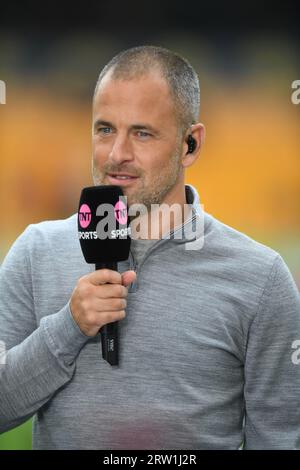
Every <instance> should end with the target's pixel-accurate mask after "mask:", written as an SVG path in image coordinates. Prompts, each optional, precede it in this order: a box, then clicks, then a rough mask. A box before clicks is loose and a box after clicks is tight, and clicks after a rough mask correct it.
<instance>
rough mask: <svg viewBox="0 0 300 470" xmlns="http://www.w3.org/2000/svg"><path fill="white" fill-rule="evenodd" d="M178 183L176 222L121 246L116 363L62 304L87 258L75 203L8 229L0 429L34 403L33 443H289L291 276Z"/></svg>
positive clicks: (299, 362)
mask: <svg viewBox="0 0 300 470" xmlns="http://www.w3.org/2000/svg"><path fill="white" fill-rule="evenodd" d="M186 194H187V198H188V202H189V203H190V204H192V207H193V211H192V216H191V217H190V218H189V219H188V220H187V222H186V223H185V225H184V226H183V227H179V228H177V230H176V231H174V232H171V234H170V236H169V237H164V238H163V239H160V240H158V241H157V242H156V243H154V244H153V245H152V246H151V247H150V249H149V250H148V251H147V252H146V253H145V254H144V256H143V257H142V259H141V261H140V263H139V264H138V265H137V264H136V263H135V260H134V258H133V255H132V253H131V255H130V257H129V259H128V260H127V261H125V262H122V263H120V264H119V270H120V271H125V270H127V269H130V268H134V269H135V270H136V271H137V282H136V283H134V284H133V285H131V287H130V289H129V294H128V299H127V308H126V312H127V314H126V318H125V319H124V320H122V321H120V322H119V335H120V364H119V366H118V367H112V366H110V365H109V364H108V363H107V362H106V361H104V360H103V359H102V354H101V339H100V335H99V334H98V335H96V336H95V337H93V338H90V337H87V336H86V335H85V334H83V333H82V332H81V331H80V329H79V327H78V326H77V324H76V323H75V321H74V320H73V317H72V314H71V312H70V308H69V300H70V296H71V293H72V291H73V289H74V287H75V284H76V282H77V280H78V279H79V278H80V277H81V276H83V275H84V274H87V273H89V272H92V271H93V270H94V266H93V265H87V264H86V263H85V261H84V258H83V256H82V253H81V249H80V245H79V241H78V236H77V217H76V214H74V215H73V216H71V217H70V218H68V219H65V220H57V221H45V222H41V223H38V224H32V225H29V226H28V227H27V229H26V230H25V231H24V233H22V234H21V235H20V237H19V238H18V239H17V240H16V241H15V243H14V244H13V246H12V247H11V249H10V251H9V253H8V254H7V256H6V258H5V259H4V262H3V264H2V266H1V270H0V341H2V345H4V344H5V346H6V349H7V354H6V356H4V357H2V359H1V363H2V365H0V383H1V385H0V431H1V432H4V431H7V430H9V429H11V428H13V427H15V426H18V425H19V424H21V423H22V422H24V421H25V420H27V419H28V418H30V417H31V416H33V415H34V421H33V448H35V449H237V448H239V447H240V445H241V444H242V443H244V448H246V449H300V392H299V391H300V351H299V349H300V348H299V346H300V299H299V292H298V289H297V287H296V285H295V282H294V280H293V278H292V276H291V274H290V271H289V269H288V268H287V266H286V264H285V263H284V261H283V259H282V258H281V256H280V255H279V254H278V253H277V252H275V251H274V250H272V249H270V248H268V247H266V246H264V245H262V244H260V243H258V242H256V241H254V240H253V239H251V238H249V237H248V236H246V235H244V234H242V233H240V232H238V231H237V230H234V229H233V228H231V227H229V226H227V225H225V224H223V223H221V222H220V221H218V220H217V219H215V218H214V217H213V216H212V215H210V214H208V213H206V212H203V211H202V209H201V206H200V204H199V198H198V194H197V191H196V190H195V188H193V187H192V186H189V185H187V186H186ZM201 217H202V221H203V228H204V233H201V230H200V232H199V231H198V232H197V230H195V223H196V222H197V221H198V220H200V219H201ZM200 226H201V224H200ZM179 233H181V234H182V235H183V236H182V237H178V236H177V235H178V234H179ZM200 237H201V240H200ZM197 240H198V241H199V242H200V243H198V245H197V243H196V244H195V241H196V242H197ZM192 243H194V245H191V244H192ZM189 247H193V248H191V249H189ZM297 347H298V349H297ZM298 353H299V354H298Z"/></svg>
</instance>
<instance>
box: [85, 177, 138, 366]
mask: <svg viewBox="0 0 300 470" xmlns="http://www.w3.org/2000/svg"><path fill="white" fill-rule="evenodd" d="M78 237H79V241H80V246H81V249H82V253H83V256H84V258H85V261H86V262H87V263H93V264H95V268H96V269H104V268H108V269H113V270H115V271H117V270H118V262H119V261H125V260H127V259H128V256H129V249H130V243H131V239H130V227H128V210H127V198H126V197H125V196H124V195H123V191H122V188H121V187H120V186H114V185H109V186H108V185H107V186H106V185H103V186H102V185H101V186H91V187H87V188H83V190H82V192H81V196H80V201H79V209H78ZM100 333H101V344H102V357H103V359H104V360H106V361H107V362H108V363H109V364H111V365H112V366H114V365H118V364H119V341H118V322H117V321H116V322H112V323H108V324H106V325H104V326H103V327H102V328H100Z"/></svg>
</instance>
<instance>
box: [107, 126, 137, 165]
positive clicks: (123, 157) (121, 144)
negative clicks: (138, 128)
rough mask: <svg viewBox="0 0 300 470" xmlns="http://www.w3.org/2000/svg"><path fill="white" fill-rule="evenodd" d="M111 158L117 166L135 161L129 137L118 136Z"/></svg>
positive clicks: (110, 154)
mask: <svg viewBox="0 0 300 470" xmlns="http://www.w3.org/2000/svg"><path fill="white" fill-rule="evenodd" d="M109 158H110V159H111V160H112V161H113V162H114V163H116V164H120V163H123V162H125V161H131V160H133V149H132V146H131V143H130V139H129V138H128V136H127V135H122V134H121V133H119V134H117V135H116V137H115V140H114V142H113V146H112V149H111V151H110V153H109Z"/></svg>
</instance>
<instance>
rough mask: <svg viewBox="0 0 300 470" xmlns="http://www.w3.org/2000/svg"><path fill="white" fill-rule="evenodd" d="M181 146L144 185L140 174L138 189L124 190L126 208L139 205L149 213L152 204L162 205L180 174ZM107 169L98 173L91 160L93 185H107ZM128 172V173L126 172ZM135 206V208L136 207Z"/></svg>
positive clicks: (143, 178)
mask: <svg viewBox="0 0 300 470" xmlns="http://www.w3.org/2000/svg"><path fill="white" fill-rule="evenodd" d="M181 150H182V149H181V146H180V145H178V144H177V147H176V149H175V151H174V153H173V155H172V156H171V158H170V160H169V161H168V162H167V164H166V165H164V166H162V167H161V168H159V170H158V171H157V172H155V174H154V175H151V176H150V177H149V176H148V181H147V183H146V184H145V174H144V173H143V172H140V173H139V174H138V175H137V176H139V180H138V183H137V184H138V188H137V189H136V190H133V191H132V192H131V190H130V188H128V192H127V191H126V188H125V189H124V194H125V195H126V196H127V204H128V207H130V206H132V205H133V204H135V205H137V206H138V205H141V207H142V208H143V211H142V212H144V210H145V207H146V209H147V211H151V205H152V204H162V202H163V201H164V199H165V197H166V196H167V194H168V193H169V191H170V190H171V189H172V188H173V187H174V186H175V184H176V183H177V181H178V178H179V175H180V172H181V165H180V158H181ZM122 170H123V171H126V169H125V168H123V169H116V168H115V169H113V170H112V169H111V167H110V168H109V171H111V172H113V171H116V172H117V171H119V172H121V171H122ZM107 172H108V168H107V169H105V167H104V168H103V170H102V171H99V169H98V168H97V166H96V164H95V159H94V158H93V159H92V174H93V180H94V185H95V186H98V185H108V184H109V183H107V182H105V178H106V176H107ZM128 172H129V171H128ZM137 206H136V207H137Z"/></svg>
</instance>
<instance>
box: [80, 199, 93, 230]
mask: <svg viewBox="0 0 300 470" xmlns="http://www.w3.org/2000/svg"><path fill="white" fill-rule="evenodd" d="M78 217H79V224H80V227H82V228H86V227H88V226H89V225H90V223H91V220H92V214H91V209H90V208H89V206H88V205H87V204H82V205H81V207H80V209H79V214H78Z"/></svg>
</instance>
